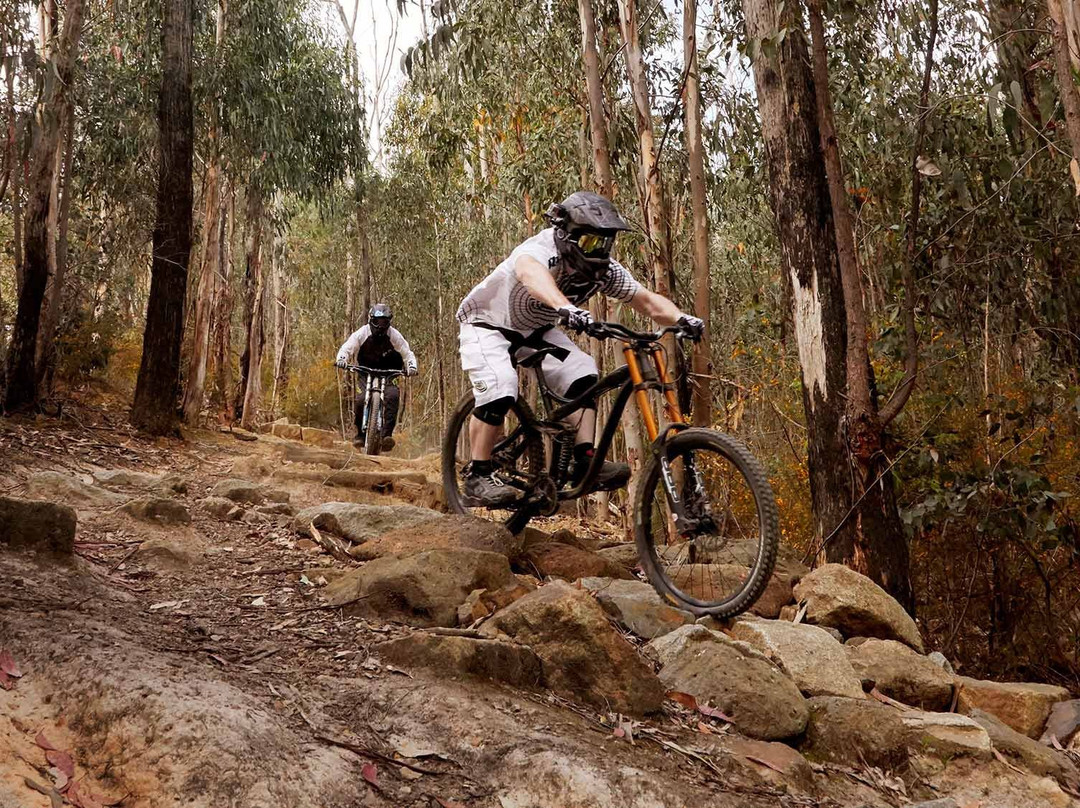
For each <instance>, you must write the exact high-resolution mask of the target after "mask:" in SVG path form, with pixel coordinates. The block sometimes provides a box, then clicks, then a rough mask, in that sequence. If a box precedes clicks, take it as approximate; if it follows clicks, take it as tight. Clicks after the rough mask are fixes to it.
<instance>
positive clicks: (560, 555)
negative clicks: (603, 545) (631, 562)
mask: <svg viewBox="0 0 1080 808" xmlns="http://www.w3.org/2000/svg"><path fill="white" fill-rule="evenodd" d="M525 561H526V564H525V568H526V569H529V568H534V569H535V570H536V571H537V572H538V573H539V574H540V577H542V578H562V579H564V580H567V581H576V580H577V579H578V578H622V579H625V580H629V579H631V578H633V576H632V575H631V574H630V572H629V571H627V570H626V568H625V567H621V566H619V565H618V564H615V563H613V562H611V561H609V560H608V559H606V558H604V556H602V555H599V554H597V553H593V552H590V551H589V550H582V549H581V548H580V547H572V546H570V545H569V544H560V543H559V542H548V543H546V544H537V545H533V546H531V547H527V548H526V550H525Z"/></svg>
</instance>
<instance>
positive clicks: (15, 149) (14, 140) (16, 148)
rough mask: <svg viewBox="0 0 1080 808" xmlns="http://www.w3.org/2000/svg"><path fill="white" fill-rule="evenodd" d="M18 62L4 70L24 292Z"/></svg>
mask: <svg viewBox="0 0 1080 808" xmlns="http://www.w3.org/2000/svg"><path fill="white" fill-rule="evenodd" d="M16 64H18V62H17V60H16V59H15V54H14V53H13V54H11V55H10V56H8V58H7V68H6V70H5V71H4V73H5V79H6V83H7V144H8V169H9V170H10V171H11V174H10V176H11V182H10V188H11V228H12V235H13V236H14V242H15V243H14V254H15V293H16V295H18V294H19V293H21V292H22V287H23V254H22V249H23V240H22V174H23V172H22V159H21V156H22V155H21V152H22V148H21V141H22V137H21V134H22V131H21V130H22V126H21V125H20V123H19V120H18V117H17V115H16V113H15V65H16Z"/></svg>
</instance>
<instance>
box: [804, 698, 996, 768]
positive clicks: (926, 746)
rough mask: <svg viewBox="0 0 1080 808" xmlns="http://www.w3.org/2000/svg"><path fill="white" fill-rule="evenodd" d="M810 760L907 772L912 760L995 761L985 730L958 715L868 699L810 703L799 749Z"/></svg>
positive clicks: (815, 699)
mask: <svg viewBox="0 0 1080 808" xmlns="http://www.w3.org/2000/svg"><path fill="white" fill-rule="evenodd" d="M800 749H801V750H802V752H803V753H804V754H805V755H806V756H807V757H809V758H810V759H811V760H819V761H826V762H829V763H839V764H843V765H848V766H866V765H869V766H878V767H880V768H883V769H899V768H902V767H904V765H905V764H906V763H907V761H908V759H909V758H910V757H911V756H912V755H921V754H926V753H929V754H933V755H936V756H939V757H945V758H950V757H957V756H965V757H974V758H976V759H978V760H985V759H987V758H989V757H990V755H991V747H990V737H989V736H988V735H987V733H986V730H984V729H983V728H982V727H981V726H979V725H978V724H977V723H976V722H975V721H973V720H971V719H970V718H968V717H967V716H963V715H957V714H956V713H928V712H922V711H921V710H908V711H901V710H897V709H896V708H894V707H890V706H889V705H886V704H882V703H881V702H878V701H873V700H869V699H845V698H842V697H838V696H819V697H817V698H812V699H810V722H809V724H808V725H807V728H806V736H805V737H804V739H803V741H802V744H801V746H800Z"/></svg>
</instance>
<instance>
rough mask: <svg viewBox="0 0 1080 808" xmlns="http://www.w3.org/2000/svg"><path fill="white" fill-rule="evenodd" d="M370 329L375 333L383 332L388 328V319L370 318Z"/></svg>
mask: <svg viewBox="0 0 1080 808" xmlns="http://www.w3.org/2000/svg"><path fill="white" fill-rule="evenodd" d="M371 327H372V328H374V329H375V330H376V331H385V330H386V329H388V328H389V327H390V318H389V317H372V318H371Z"/></svg>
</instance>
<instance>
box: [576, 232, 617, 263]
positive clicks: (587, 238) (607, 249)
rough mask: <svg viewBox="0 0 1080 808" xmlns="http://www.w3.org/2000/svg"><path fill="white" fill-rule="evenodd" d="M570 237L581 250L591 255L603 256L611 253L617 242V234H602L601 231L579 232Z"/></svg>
mask: <svg viewBox="0 0 1080 808" xmlns="http://www.w3.org/2000/svg"><path fill="white" fill-rule="evenodd" d="M569 238H570V241H572V242H573V243H574V244H576V245H577V246H578V249H579V250H581V251H582V252H583V253H584V254H585V255H587V256H590V257H591V256H596V257H598V258H603V257H606V256H608V255H610V254H611V248H612V246H613V245H614V244H615V236H602V235H600V234H599V233H578V234H577V235H571V236H570V237H569Z"/></svg>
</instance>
